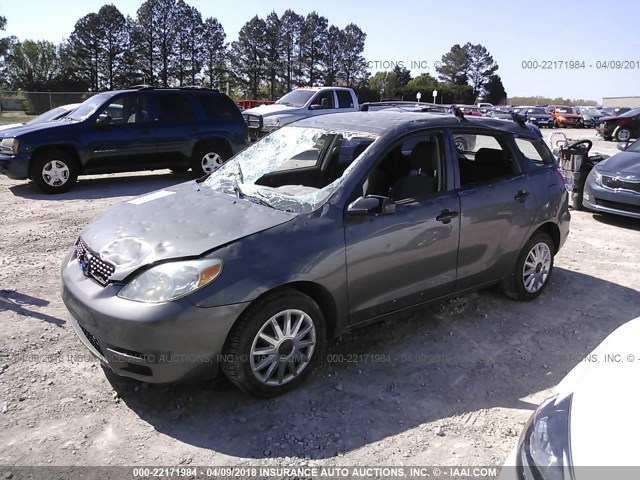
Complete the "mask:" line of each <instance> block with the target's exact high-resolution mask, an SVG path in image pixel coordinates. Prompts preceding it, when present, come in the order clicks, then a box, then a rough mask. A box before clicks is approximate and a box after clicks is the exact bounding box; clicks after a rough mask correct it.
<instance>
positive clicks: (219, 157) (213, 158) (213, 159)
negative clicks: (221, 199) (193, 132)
mask: <svg viewBox="0 0 640 480" xmlns="http://www.w3.org/2000/svg"><path fill="white" fill-rule="evenodd" d="M229 157H230V155H229V153H228V149H227V148H225V146H224V145H223V144H221V143H219V142H212V143H206V144H204V145H201V146H199V147H197V148H196V149H195V150H194V152H193V157H192V158H191V169H192V170H193V173H194V174H195V175H196V176H197V177H202V176H203V175H207V174H209V173H211V172H215V171H216V170H217V169H218V168H220V167H221V166H222V164H224V162H226V161H227V160H228V158H229Z"/></svg>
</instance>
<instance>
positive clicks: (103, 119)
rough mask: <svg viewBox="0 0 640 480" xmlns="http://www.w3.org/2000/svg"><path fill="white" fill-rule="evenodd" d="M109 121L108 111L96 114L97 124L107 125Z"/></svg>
mask: <svg viewBox="0 0 640 480" xmlns="http://www.w3.org/2000/svg"><path fill="white" fill-rule="evenodd" d="M110 123H111V115H109V114H108V113H101V114H100V115H98V118H97V120H96V125H97V126H104V125H109V124H110Z"/></svg>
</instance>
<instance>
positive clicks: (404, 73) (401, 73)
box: [393, 65, 431, 87]
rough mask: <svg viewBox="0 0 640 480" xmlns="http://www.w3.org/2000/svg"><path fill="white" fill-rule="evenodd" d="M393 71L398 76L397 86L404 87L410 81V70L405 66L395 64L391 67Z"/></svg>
mask: <svg viewBox="0 0 640 480" xmlns="http://www.w3.org/2000/svg"><path fill="white" fill-rule="evenodd" d="M393 73H395V74H396V76H397V77H398V86H400V87H406V86H407V84H408V83H409V82H410V81H411V70H409V69H408V68H407V67H401V66H400V65H396V66H395V67H393ZM429 76H431V75H429Z"/></svg>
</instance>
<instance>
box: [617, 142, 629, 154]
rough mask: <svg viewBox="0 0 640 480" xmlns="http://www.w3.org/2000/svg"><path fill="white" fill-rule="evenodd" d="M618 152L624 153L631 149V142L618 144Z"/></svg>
mask: <svg viewBox="0 0 640 480" xmlns="http://www.w3.org/2000/svg"><path fill="white" fill-rule="evenodd" d="M617 147H618V150H622V151H623V152H624V151H625V150H626V149H627V148H629V142H618V145H617Z"/></svg>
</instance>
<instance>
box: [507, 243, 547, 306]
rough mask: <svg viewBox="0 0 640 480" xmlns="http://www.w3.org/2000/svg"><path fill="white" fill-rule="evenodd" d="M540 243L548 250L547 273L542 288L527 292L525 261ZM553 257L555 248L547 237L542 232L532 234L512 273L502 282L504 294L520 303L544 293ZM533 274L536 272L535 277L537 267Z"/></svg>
mask: <svg viewBox="0 0 640 480" xmlns="http://www.w3.org/2000/svg"><path fill="white" fill-rule="evenodd" d="M541 243H543V244H545V245H546V248H548V252H549V254H550V258H549V268H548V273H547V275H546V277H545V278H544V281H543V283H542V286H541V287H539V288H538V289H537V290H536V291H534V292H531V291H529V290H527V288H526V287H525V283H524V278H525V274H524V267H525V262H526V261H527V257H528V256H529V254H530V253H531V252H532V250H533V248H534V247H536V246H538V245H539V244H541ZM554 256H555V247H554V245H553V241H552V240H551V238H550V237H549V235H547V234H546V233H544V232H538V233H536V234H534V235H533V236H532V237H531V238H530V239H529V241H528V242H527V243H526V244H525V245H524V247H523V248H522V251H521V252H520V254H519V255H518V259H517V261H516V264H515V266H514V268H513V271H512V272H511V273H510V274H509V276H508V277H507V278H505V279H504V281H503V282H502V289H503V290H504V292H505V294H506V295H507V296H508V297H510V298H512V299H514V300H519V301H522V302H528V301H530V300H533V299H534V298H536V297H537V296H538V295H540V294H541V293H542V292H543V291H544V289H545V288H547V285H549V280H550V278H551V275H552V273H553V257H554ZM535 272H536V273H535V274H536V275H537V274H538V268H537V267H536V270H535Z"/></svg>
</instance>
